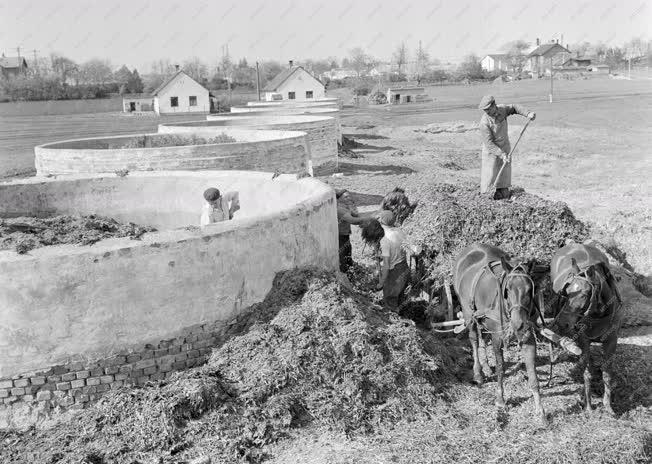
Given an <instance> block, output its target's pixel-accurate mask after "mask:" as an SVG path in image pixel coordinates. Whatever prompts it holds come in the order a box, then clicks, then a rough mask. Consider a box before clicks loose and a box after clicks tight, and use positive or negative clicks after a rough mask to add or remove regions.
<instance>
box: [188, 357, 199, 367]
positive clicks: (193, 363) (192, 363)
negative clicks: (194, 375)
mask: <svg viewBox="0 0 652 464" xmlns="http://www.w3.org/2000/svg"><path fill="white" fill-rule="evenodd" d="M196 365H197V358H192V359H186V367H195V366H196Z"/></svg>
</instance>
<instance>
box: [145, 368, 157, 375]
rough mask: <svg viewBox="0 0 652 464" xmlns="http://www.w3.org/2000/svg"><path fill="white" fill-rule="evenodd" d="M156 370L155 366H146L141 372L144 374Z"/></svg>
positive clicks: (149, 373)
mask: <svg viewBox="0 0 652 464" xmlns="http://www.w3.org/2000/svg"><path fill="white" fill-rule="evenodd" d="M156 371H157V367H156V366H150V367H146V368H145V369H143V374H144V375H151V374H153V373H155V372H156Z"/></svg>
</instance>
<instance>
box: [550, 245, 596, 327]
mask: <svg viewBox="0 0 652 464" xmlns="http://www.w3.org/2000/svg"><path fill="white" fill-rule="evenodd" d="M600 289H601V282H600V278H599V276H598V275H597V273H596V271H595V268H594V267H593V266H589V267H588V268H587V269H586V270H585V271H584V272H582V271H581V270H580V268H579V266H578V265H577V261H575V259H574V258H572V259H571V278H570V280H569V282H568V284H566V286H565V287H564V290H563V294H564V296H566V305H565V307H564V309H563V311H562V312H561V313H560V314H559V316H558V318H557V325H559V326H560V328H561V329H562V330H566V331H568V330H571V329H573V328H574V327H575V325H576V324H577V322H578V321H579V320H580V319H581V318H582V317H584V316H588V315H590V314H592V313H593V312H595V311H597V307H598V296H599V295H600Z"/></svg>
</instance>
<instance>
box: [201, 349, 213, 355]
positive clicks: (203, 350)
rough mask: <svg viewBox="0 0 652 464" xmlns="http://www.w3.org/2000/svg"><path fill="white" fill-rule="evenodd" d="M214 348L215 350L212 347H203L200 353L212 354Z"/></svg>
mask: <svg viewBox="0 0 652 464" xmlns="http://www.w3.org/2000/svg"><path fill="white" fill-rule="evenodd" d="M212 350H213V349H212V348H202V349H200V350H199V354H200V355H201V356H205V355H208V354H210V353H211V351H212Z"/></svg>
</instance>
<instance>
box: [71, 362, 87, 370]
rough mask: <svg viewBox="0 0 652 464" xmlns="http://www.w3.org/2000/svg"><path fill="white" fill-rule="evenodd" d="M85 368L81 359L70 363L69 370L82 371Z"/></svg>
mask: <svg viewBox="0 0 652 464" xmlns="http://www.w3.org/2000/svg"><path fill="white" fill-rule="evenodd" d="M83 368H84V363H81V362H79V361H77V362H74V363H70V364H68V370H69V371H71V372H74V371H81V370H82V369H83Z"/></svg>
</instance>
